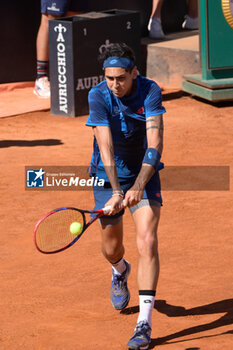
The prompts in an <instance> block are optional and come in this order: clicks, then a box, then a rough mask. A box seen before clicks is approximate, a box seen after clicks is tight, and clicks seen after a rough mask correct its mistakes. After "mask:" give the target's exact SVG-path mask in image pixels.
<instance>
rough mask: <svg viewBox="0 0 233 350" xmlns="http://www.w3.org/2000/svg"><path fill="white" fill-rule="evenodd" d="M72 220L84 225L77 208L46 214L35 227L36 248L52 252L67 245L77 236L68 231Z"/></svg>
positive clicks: (81, 215)
mask: <svg viewBox="0 0 233 350" xmlns="http://www.w3.org/2000/svg"><path fill="white" fill-rule="evenodd" d="M73 222H79V223H80V224H81V225H82V227H84V215H83V214H82V213H80V212H79V211H77V210H73V209H66V210H61V211H57V212H54V213H53V214H51V215H49V216H47V217H46V218H45V219H44V220H43V221H42V222H41V223H40V225H39V226H38V228H37V232H36V244H37V246H38V248H39V249H40V250H41V251H43V252H54V251H56V250H59V249H62V248H64V247H66V246H68V245H69V244H70V243H71V242H72V241H73V240H74V239H75V238H76V237H77V236H76V235H74V234H72V233H71V232H70V225H71V224H72V223H73Z"/></svg>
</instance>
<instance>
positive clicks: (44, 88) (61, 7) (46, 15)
mask: <svg viewBox="0 0 233 350" xmlns="http://www.w3.org/2000/svg"><path fill="white" fill-rule="evenodd" d="M87 2H88V0H55V1H54V0H41V23H40V27H39V31H38V34H37V40H36V51H37V77H36V82H35V88H34V93H35V94H36V95H37V96H38V97H43V98H49V97H50V83H49V79H48V66H49V20H50V19H55V18H58V17H65V16H72V15H75V14H77V13H81V12H83V11H87Z"/></svg>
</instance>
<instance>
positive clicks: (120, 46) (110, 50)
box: [98, 43, 136, 64]
mask: <svg viewBox="0 0 233 350" xmlns="http://www.w3.org/2000/svg"><path fill="white" fill-rule="evenodd" d="M108 57H127V58H129V59H130V60H131V61H132V62H133V63H134V64H135V61H136V59H135V55H134V52H133V50H132V49H131V47H129V46H128V45H126V44H125V43H113V44H110V45H108V46H107V47H106V49H105V50H104V51H103V52H102V53H101V54H100V55H99V57H98V60H99V62H101V63H103V62H104V61H105V60H106V59H107V58H108Z"/></svg>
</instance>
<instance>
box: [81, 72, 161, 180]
mask: <svg viewBox="0 0 233 350" xmlns="http://www.w3.org/2000/svg"><path fill="white" fill-rule="evenodd" d="M88 102H89V117H88V120H87V123H86V125H87V126H109V127H110V128H111V133H112V138H113V145H114V158H115V163H116V168H117V175H118V179H119V181H125V180H127V179H130V178H134V177H135V176H137V174H138V173H139V171H140V168H141V165H142V160H143V157H144V154H145V150H146V148H147V139H146V118H148V117H151V116H154V115H159V114H163V113H164V112H166V110H165V108H164V107H163V106H162V97H161V89H160V87H159V86H158V85H157V84H156V83H155V82H154V81H152V80H149V79H147V78H145V77H142V76H140V75H139V76H138V77H137V90H136V92H135V93H134V94H133V95H132V96H129V97H122V98H117V97H116V96H115V95H114V94H113V93H112V91H111V90H110V89H109V88H108V86H107V83H106V81H105V80H104V81H102V82H101V83H100V84H98V85H97V86H95V87H94V88H92V89H91V91H90V92H89V96H88ZM91 174H92V175H96V176H98V177H99V178H102V179H105V181H108V178H107V175H106V173H105V170H104V165H103V162H102V160H101V157H100V151H99V147H98V144H97V141H96V139H95V138H94V145H93V154H92V159H91Z"/></svg>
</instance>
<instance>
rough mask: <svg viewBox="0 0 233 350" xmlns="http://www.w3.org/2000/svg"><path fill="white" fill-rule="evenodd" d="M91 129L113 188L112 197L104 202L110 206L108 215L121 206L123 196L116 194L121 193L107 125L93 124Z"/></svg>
mask: <svg viewBox="0 0 233 350" xmlns="http://www.w3.org/2000/svg"><path fill="white" fill-rule="evenodd" d="M93 130H94V135H95V138H96V140H97V143H98V146H99V150H100V156H101V159H102V162H103V164H104V169H105V172H106V174H107V177H108V179H109V182H110V184H111V187H112V190H113V196H112V198H111V199H110V200H109V201H108V202H107V203H105V206H108V205H110V206H111V208H112V209H111V210H110V212H109V215H113V214H116V213H117V212H119V211H120V210H121V209H122V208H123V205H122V199H123V198H122V195H118V193H121V192H122V191H121V187H120V184H119V181H118V177H117V171H116V165H115V159H114V147H113V140H112V133H111V129H110V127H109V126H95V127H93Z"/></svg>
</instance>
